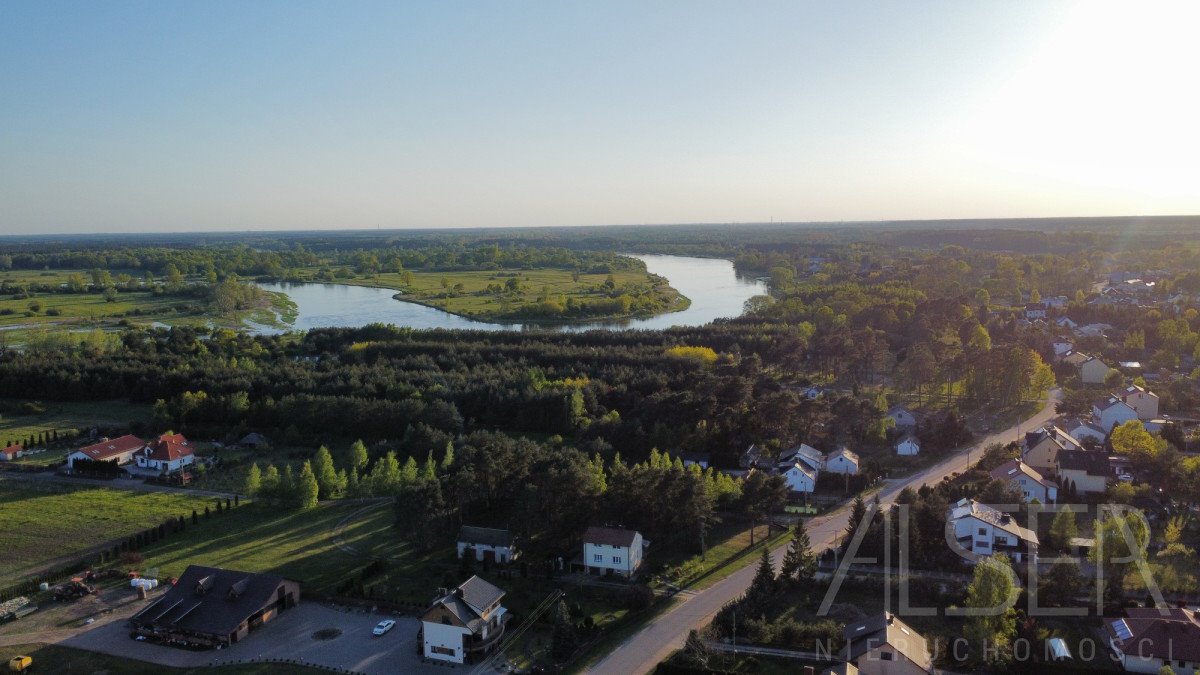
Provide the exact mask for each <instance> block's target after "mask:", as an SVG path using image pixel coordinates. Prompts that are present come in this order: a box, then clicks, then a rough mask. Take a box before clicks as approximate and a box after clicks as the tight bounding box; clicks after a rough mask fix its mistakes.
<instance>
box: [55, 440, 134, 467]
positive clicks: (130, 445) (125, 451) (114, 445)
mask: <svg viewBox="0 0 1200 675" xmlns="http://www.w3.org/2000/svg"><path fill="white" fill-rule="evenodd" d="M144 447H146V443H145V441H143V440H142V439H140V438H138V437H137V436H131V435H125V436H120V437H118V438H113V439H108V438H104V439H101V440H100V442H99V443H93V444H92V445H85V446H83V447H82V448H79V449H78V450H76V451H75V452H72V453H71V454H69V455H67V466H68V467H71V468H75V462H76V460H81V459H82V460H91V461H93V462H114V461H115V462H116V463H117V464H118V465H120V464H129V463H130V462H132V461H133V456H134V455H135V454H137V452H138V451H139V450H141V449H142V448H144Z"/></svg>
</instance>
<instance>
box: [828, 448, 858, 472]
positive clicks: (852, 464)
mask: <svg viewBox="0 0 1200 675" xmlns="http://www.w3.org/2000/svg"><path fill="white" fill-rule="evenodd" d="M861 465H862V462H861V460H859V458H858V454H857V453H855V452H851V451H850V449H849V448H846V447H841V448H838V450H837V452H834V453H833V454H831V455H829V457H828V458H826V459H825V470H826V471H828V472H829V473H849V474H857V473H858V470H859V467H860V466H861Z"/></svg>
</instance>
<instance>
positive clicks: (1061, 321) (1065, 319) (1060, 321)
mask: <svg viewBox="0 0 1200 675" xmlns="http://www.w3.org/2000/svg"><path fill="white" fill-rule="evenodd" d="M1054 323H1055V324H1056V325H1057V326H1058V327H1059V328H1066V329H1067V330H1075V329H1076V328H1078V327H1079V324H1077V323H1075V322H1074V321H1072V320H1071V317H1069V316H1060V317H1058V318H1057V319H1055V320H1054Z"/></svg>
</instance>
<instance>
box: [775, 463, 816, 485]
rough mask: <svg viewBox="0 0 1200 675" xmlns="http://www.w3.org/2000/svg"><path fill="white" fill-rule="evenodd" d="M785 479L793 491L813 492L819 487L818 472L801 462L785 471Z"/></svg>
mask: <svg viewBox="0 0 1200 675" xmlns="http://www.w3.org/2000/svg"><path fill="white" fill-rule="evenodd" d="M783 479H784V481H786V482H787V486H788V489H789V490H791V491H792V492H812V491H813V490H816V489H817V472H816V471H813V470H812V469H810V468H809V467H807V466H806V465H804V464H803V463H801V462H796V463H794V464H792V466H791V467H789V468H788V469H787V470H786V471H784V472H783Z"/></svg>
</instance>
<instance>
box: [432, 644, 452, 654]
mask: <svg viewBox="0 0 1200 675" xmlns="http://www.w3.org/2000/svg"><path fill="white" fill-rule="evenodd" d="M429 651H431V652H433V653H434V654H442V655H444V656H455V653H454V648H453V647H435V646H433V645H430V646H429Z"/></svg>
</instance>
